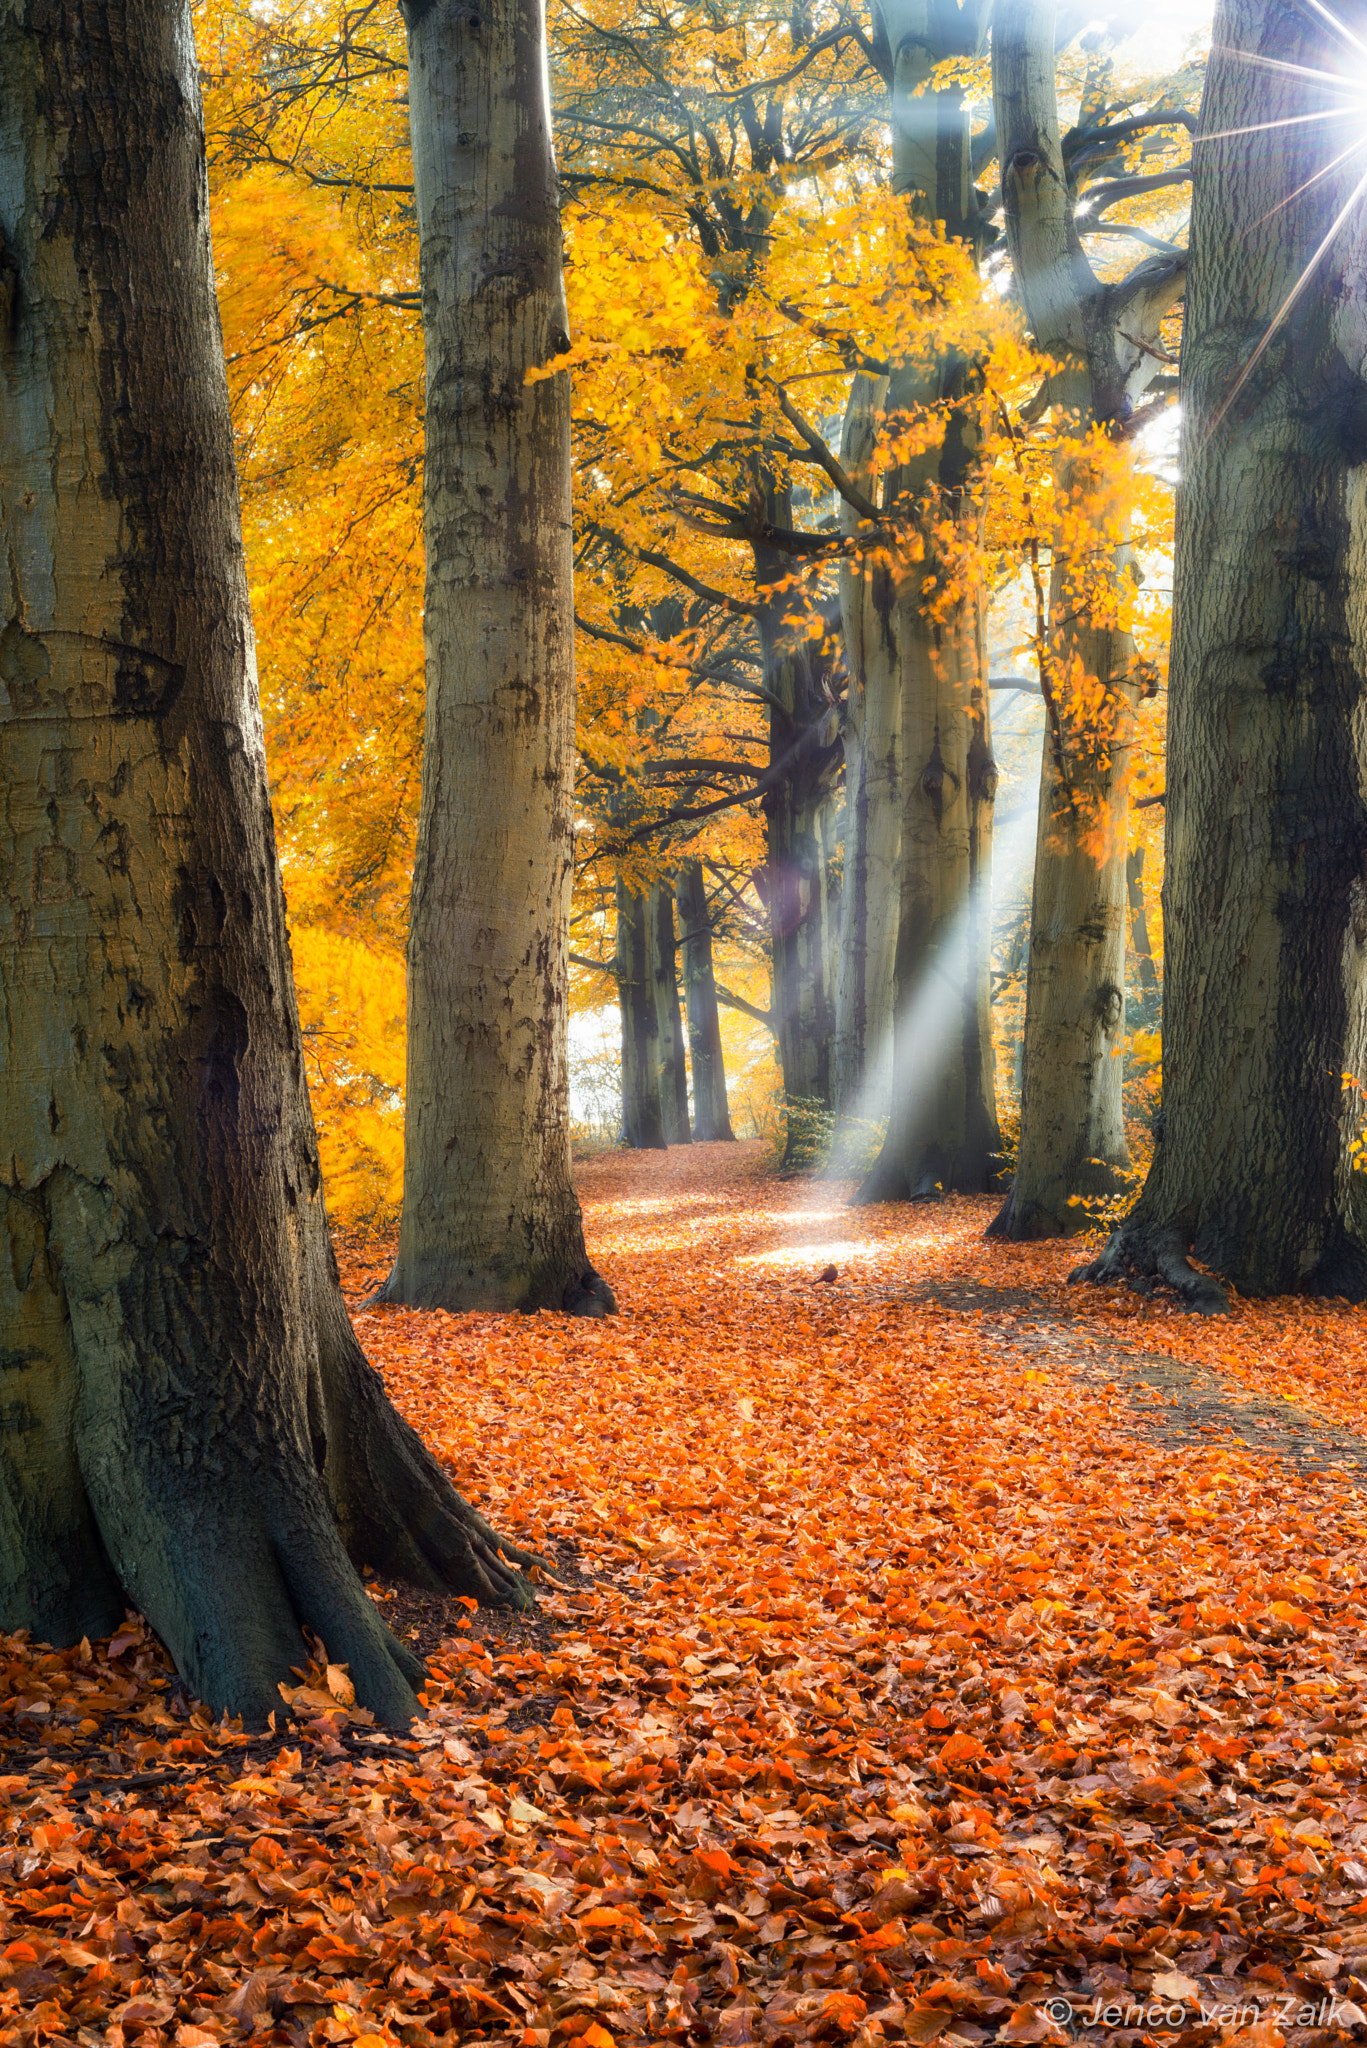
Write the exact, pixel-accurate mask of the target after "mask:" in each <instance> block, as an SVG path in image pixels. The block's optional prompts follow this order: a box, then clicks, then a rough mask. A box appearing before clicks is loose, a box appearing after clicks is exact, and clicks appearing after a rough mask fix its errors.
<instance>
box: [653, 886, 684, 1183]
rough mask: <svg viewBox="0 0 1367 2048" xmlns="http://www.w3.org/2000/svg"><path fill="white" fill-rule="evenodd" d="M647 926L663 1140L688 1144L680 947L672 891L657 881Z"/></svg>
mask: <svg viewBox="0 0 1367 2048" xmlns="http://www.w3.org/2000/svg"><path fill="white" fill-rule="evenodd" d="M646 915H647V920H648V922H649V925H650V970H651V980H652V982H653V984H654V991H655V1020H656V1030H657V1038H656V1051H657V1053H658V1056H659V1061H660V1111H661V1114H662V1116H663V1118H664V1128H665V1143H666V1144H667V1145H687V1144H690V1143H691V1142H692V1138H693V1133H692V1131H691V1130H690V1128H689V1123H688V1064H687V1056H686V1054H685V1052H684V1034H683V1011H682V1008H681V1006H680V1003H679V947H678V941H677V939H676V938H675V936H674V891H673V889H672V888H671V886H670V884H669V883H668V882H657V883H656V884H655V886H654V887H653V888H652V890H651V892H650V900H649V904H648V906H647V912H646Z"/></svg>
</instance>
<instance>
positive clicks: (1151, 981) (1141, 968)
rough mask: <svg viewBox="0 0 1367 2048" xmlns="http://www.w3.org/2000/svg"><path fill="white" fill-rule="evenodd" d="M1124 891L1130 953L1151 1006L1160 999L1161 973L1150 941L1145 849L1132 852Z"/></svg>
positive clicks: (1126, 868)
mask: <svg viewBox="0 0 1367 2048" xmlns="http://www.w3.org/2000/svg"><path fill="white" fill-rule="evenodd" d="M1125 891H1126V894H1127V895H1128V897H1129V899H1130V951H1131V952H1132V953H1133V955H1134V964H1135V970H1136V972H1137V973H1138V975H1139V989H1140V1000H1141V1001H1142V1002H1144V1003H1145V1004H1147V1005H1149V1006H1150V1007H1151V1006H1152V1005H1153V1004H1154V1003H1156V1001H1157V999H1158V974H1157V971H1156V970H1155V968H1154V964H1153V946H1152V943H1151V941H1150V939H1149V916H1148V912H1147V910H1146V909H1145V907H1144V849H1143V847H1142V846H1135V847H1132V848H1131V849H1130V852H1129V855H1128V857H1127V859H1126V862H1125Z"/></svg>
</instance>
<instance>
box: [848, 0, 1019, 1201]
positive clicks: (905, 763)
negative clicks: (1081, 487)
mask: <svg viewBox="0 0 1367 2048" xmlns="http://www.w3.org/2000/svg"><path fill="white" fill-rule="evenodd" d="M873 25H874V31H875V44H876V47H879V48H881V50H882V51H883V53H884V61H885V64H886V75H887V78H888V83H889V87H890V94H891V116H892V130H893V189H894V190H895V191H897V192H900V193H903V194H905V195H906V198H907V201H908V204H909V206H910V207H911V209H912V211H913V212H914V213H916V214H918V215H920V216H921V217H923V218H927V219H930V220H934V221H939V222H942V223H943V225H944V230H945V232H946V234H949V235H953V236H956V237H958V238H959V239H961V240H965V241H969V242H974V241H976V238H977V236H978V234H979V231H980V230H979V222H978V212H977V203H976V198H975V195H974V192H973V185H972V178H971V175H970V149H969V127H968V115H967V112H966V111H965V108H964V101H963V93H962V90H961V89H959V88H957V87H954V88H950V89H948V90H941V91H932V90H927V89H926V88H927V86H928V84H929V81H930V79H931V77H932V74H933V72H934V70H935V68H936V66H937V65H938V64H940V63H942V62H944V61H946V60H947V59H949V58H951V57H961V56H971V55H973V54H975V53H976V52H977V50H978V49H979V48H980V47H981V43H982V39H983V36H984V34H985V32H986V9H985V8H984V7H982V6H980V5H977V4H971V0H970V4H966V5H964V6H962V7H954V6H945V5H937V4H935V0H881V4H879V5H877V6H876V7H875V9H874V22H873ZM870 397H871V398H872V394H870ZM881 404H882V409H883V412H884V416H885V417H886V418H887V420H888V421H890V422H895V421H896V420H897V419H898V417H899V416H900V415H904V414H906V413H907V412H908V411H910V410H913V409H916V408H920V407H924V406H935V405H937V404H938V405H940V406H942V407H943V409H944V416H945V430H944V436H943V440H942V442H941V445H940V447H939V448H937V449H932V450H930V451H929V452H928V453H927V454H926V455H924V456H921V457H919V458H917V459H915V460H913V461H911V462H906V463H902V464H898V465H896V466H895V467H891V468H889V469H888V471H887V473H886V474H885V475H884V477H883V479H882V510H883V513H884V516H885V517H886V518H888V519H889V520H890V521H892V522H893V523H894V525H895V526H898V525H900V526H901V527H902V528H903V529H904V530H905V531H906V532H907V533H908V534H910V533H912V532H917V531H918V530H919V534H920V538H921V540H922V541H923V543H924V559H922V560H914V559H911V555H912V550H910V549H907V550H904V551H902V554H901V558H900V559H899V558H898V555H897V551H896V547H895V542H894V548H893V558H892V565H891V566H889V565H879V566H878V567H876V568H874V569H872V570H871V571H869V572H866V577H865V580H864V585H863V588H862V589H861V590H859V591H858V592H857V593H854V594H847V595H846V599H845V616H846V620H847V622H852V621H853V620H856V619H857V621H858V625H857V631H856V634H855V636H854V638H855V647H856V650H857V652H856V653H855V656H854V662H858V663H859V664H860V665H861V667H862V672H863V678H864V686H863V689H864V702H863V717H864V729H865V735H866V761H867V758H868V740H869V739H870V738H872V741H873V745H874V746H875V747H876V748H877V750H878V751H877V753H876V754H875V755H874V772H875V781H874V785H873V795H874V798H875V800H876V802H877V804H878V806H879V807H880V809H881V807H882V806H883V805H885V804H887V803H888V802H890V801H891V799H892V798H893V797H894V796H895V795H898V794H900V800H901V816H900V820H899V821H898V826H897V828H896V836H897V837H898V838H899V840H900V846H899V853H898V857H897V869H896V874H897V881H898V892H897V924H896V948H895V954H894V962H893V1004H894V1023H893V1068H892V1080H891V1089H890V1103H889V1117H888V1130H887V1136H886V1139H885V1141H884V1144H883V1148H882V1151H881V1153H880V1154H879V1157H878V1160H877V1162H876V1163H875V1165H874V1167H873V1169H872V1171H871V1172H870V1173H869V1174H868V1176H867V1177H866V1179H865V1181H864V1183H863V1185H862V1187H861V1188H860V1190H859V1193H858V1195H857V1196H856V1200H857V1201H860V1202H878V1201H898V1200H905V1199H907V1198H908V1197H910V1198H913V1199H915V1198H919V1197H922V1196H927V1195H933V1194H935V1193H936V1192H938V1191H948V1190H950V1189H960V1190H963V1191H964V1192H971V1193H975V1194H980V1193H982V1192H983V1190H984V1189H987V1188H991V1187H994V1186H995V1185H996V1175H997V1168H998V1160H997V1152H998V1148H999V1145H1000V1137H999V1133H998V1128H997V1106H996V1075H995V1064H994V1058H993V1050H992V1026H991V1004H990V942H991V846H992V811H993V802H994V798H995V795H996V787H997V770H996V766H995V763H994V762H993V759H992V739H991V725H990V719H989V713H988V696H987V668H986V662H985V649H984V634H983V617H984V593H983V588H982V576H981V568H980V565H979V559H978V558H979V546H978V542H979V536H980V531H981V521H982V488H983V479H981V478H980V477H979V475H978V474H977V462H978V451H979V448H980V444H981V438H982V437H981V424H982V423H981V417H980V415H981V411H982V407H983V404H984V399H983V396H982V393H981V391H980V390H979V389H978V388H977V380H976V379H975V376H974V373H973V369H972V366H971V365H970V364H967V363H965V362H962V361H960V360H958V359H954V358H946V360H945V361H944V362H942V363H940V364H938V365H936V366H934V368H933V369H932V370H931V371H930V372H927V371H926V370H925V369H924V368H923V367H920V366H914V367H909V368H906V369H899V370H897V371H895V372H894V373H893V375H892V376H891V378H890V379H889V380H888V384H887V387H886V391H885V393H883V394H882V398H881ZM852 405H853V398H852ZM847 428H848V432H849V437H850V440H851V443H852V444H853V443H855V442H856V440H857V438H858V429H857V426H856V423H855V422H854V420H853V419H852V420H851V421H849V422H847ZM874 459H875V460H876V457H875V458H874ZM947 530H948V532H949V533H951V534H952V535H953V538H952V540H951V541H950V542H949V544H948V546H946V544H945V538H944V536H945V534H946V531H947ZM918 552H919V550H918ZM937 571H938V572H939V574H940V575H941V576H942V577H944V578H946V579H952V580H953V581H955V582H957V583H959V584H960V585H961V586H962V587H963V590H964V595H963V598H962V600H961V601H960V603H959V604H958V605H957V606H956V607H955V608H954V609H953V611H952V612H950V613H949V614H948V615H947V616H944V617H941V618H939V619H931V618H929V617H927V616H926V611H927V601H926V585H927V579H928V577H930V576H931V575H933V574H935V573H936V572H937ZM854 662H852V664H851V665H852V667H853V665H854ZM883 760H886V762H887V769H886V771H882V761H883ZM867 774H868V769H867V767H866V769H865V777H866V779H867ZM866 833H867V835H868V840H869V843H871V844H872V843H875V842H876V844H877V846H878V849H879V857H880V858H879V873H880V878H881V876H882V874H884V873H886V872H887V868H888V864H889V855H890V854H891V849H892V845H893V839H894V826H893V823H892V820H891V818H890V817H888V816H887V815H886V813H885V812H884V813H883V814H882V815H881V816H878V817H877V818H876V820H875V821H874V822H871V823H870V825H869V826H867V827H866ZM870 879H871V878H870ZM867 886H869V882H868V881H866V887H867ZM869 966H870V968H872V966H873V955H872V951H871V950H870V953H869ZM879 971H880V972H882V971H885V970H884V969H883V967H882V964H881V961H880V963H879ZM865 1004H866V1028H867V1019H868V1017H869V1015H871V1014H872V1012H871V1009H870V1006H869V1001H868V996H867V992H866V997H865ZM869 1057H870V1051H869V1046H868V1041H867V1037H866V1045H865V1060H866V1066H867V1061H868V1059H869Z"/></svg>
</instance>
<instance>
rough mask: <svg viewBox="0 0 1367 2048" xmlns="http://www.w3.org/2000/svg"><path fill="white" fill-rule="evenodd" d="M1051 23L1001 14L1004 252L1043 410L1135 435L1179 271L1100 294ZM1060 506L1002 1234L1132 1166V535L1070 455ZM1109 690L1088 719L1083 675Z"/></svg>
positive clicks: (1138, 276)
mask: <svg viewBox="0 0 1367 2048" xmlns="http://www.w3.org/2000/svg"><path fill="white" fill-rule="evenodd" d="M1055 62H1056V60H1055V9H1054V8H1053V7H1052V6H1050V5H1043V4H1041V0H1000V4H999V5H998V7H997V10H996V14H995V17H994V23H993V32H992V72H993V92H994V100H995V108H996V124H997V137H998V142H999V144H1000V148H1001V161H1002V165H1003V172H1002V191H1003V197H1004V200H1005V207H1006V222H1007V239H1008V243H1009V246H1010V250H1011V257H1012V263H1013V267H1014V272H1015V278H1016V284H1017V288H1018V290H1019V292H1020V296H1021V299H1022V301H1023V303H1024V305H1025V309H1026V314H1027V317H1028V319H1029V322H1030V325H1031V328H1032V329H1033V332H1034V335H1035V339H1036V341H1037V342H1038V343H1039V344H1040V346H1041V347H1042V348H1044V349H1046V350H1047V351H1049V353H1050V354H1051V355H1053V356H1054V357H1055V358H1056V360H1058V362H1059V365H1060V367H1059V368H1058V370H1057V371H1056V372H1055V374H1054V375H1053V376H1052V377H1051V379H1050V381H1049V385H1048V388H1047V397H1048V400H1049V402H1050V403H1051V404H1052V406H1053V409H1054V416H1055V420H1056V422H1057V423H1058V425H1059V427H1060V429H1061V430H1062V432H1063V433H1064V434H1065V435H1067V436H1069V437H1074V438H1075V437H1077V436H1080V435H1082V434H1084V433H1085V432H1087V430H1088V429H1090V428H1091V427H1093V426H1100V427H1102V428H1103V429H1104V430H1106V431H1107V432H1109V433H1112V434H1119V433H1123V431H1124V427H1125V422H1126V420H1127V419H1128V418H1129V416H1130V414H1131V413H1132V411H1133V409H1134V405H1135V401H1136V400H1137V398H1138V397H1139V396H1140V394H1141V393H1142V392H1143V390H1144V389H1145V387H1146V386H1147V385H1148V384H1149V383H1151V382H1152V380H1153V377H1154V376H1155V375H1156V374H1157V372H1158V369H1159V368H1160V367H1161V364H1160V352H1159V351H1158V349H1157V346H1156V344H1157V342H1158V333H1159V323H1160V321H1161V319H1162V316H1163V314H1164V313H1165V312H1166V311H1167V310H1168V309H1169V308H1170V306H1171V305H1172V304H1173V303H1174V301H1175V300H1176V299H1177V298H1178V297H1180V294H1181V289H1182V279H1183V275H1184V265H1183V264H1182V262H1181V261H1180V260H1174V259H1168V258H1164V257H1159V258H1156V259H1154V260H1153V261H1151V262H1149V263H1146V264H1143V265H1141V266H1140V268H1139V269H1138V270H1137V271H1136V272H1135V273H1134V274H1133V275H1132V276H1131V277H1130V278H1128V279H1127V280H1125V282H1124V283H1123V284H1121V285H1116V286H1111V287H1106V286H1103V285H1102V284H1101V283H1100V282H1099V281H1098V279H1097V278H1096V276H1095V275H1094V273H1093V271H1092V268H1091V265H1090V264H1089V263H1088V261H1087V258H1086V256H1085V254H1084V253H1083V249H1082V244H1081V242H1080V240H1079V238H1078V233H1077V228H1076V225H1075V220H1074V206H1073V198H1072V195H1071V193H1070V192H1069V188H1068V181H1067V176H1066V173H1065V169H1064V162H1063V147H1062V140H1061V136H1060V131H1059V122H1058V106H1057V98H1056V93H1055V85H1054V78H1055ZM1059 472H1060V473H1059V476H1058V488H1059V491H1060V494H1061V495H1062V494H1065V493H1067V494H1075V493H1077V492H1078V489H1079V486H1080V485H1081V486H1083V489H1082V493H1081V502H1082V503H1083V504H1084V505H1085V507H1086V508H1087V509H1088V510H1089V511H1090V513H1091V515H1092V519H1093V522H1094V524H1093V526H1092V529H1091V531H1090V532H1084V533H1083V534H1082V535H1081V536H1080V538H1079V539H1078V541H1077V543H1076V545H1075V547H1073V548H1072V549H1070V550H1065V549H1063V548H1059V549H1058V550H1056V553H1055V559H1054V565H1053V572H1052V576H1051V583H1050V594H1049V635H1048V647H1047V649H1046V650H1045V651H1044V652H1043V653H1042V655H1041V671H1042V676H1043V681H1044V684H1045V688H1046V691H1047V693H1048V700H1049V713H1050V715H1049V736H1048V737H1047V739H1046V744H1045V747H1044V750H1043V754H1042V758H1041V786H1040V804H1039V826H1038V838H1037V841H1036V848H1035V875H1034V890H1033V896H1032V903H1031V928H1030V952H1029V961H1028V967H1027V973H1026V1009H1025V1051H1024V1062H1023V1088H1022V1097H1021V1137H1020V1148H1019V1153H1018V1158H1017V1166H1016V1174H1015V1179H1014V1181H1013V1184H1012V1188H1011V1192H1010V1194H1009V1195H1008V1197H1007V1200H1006V1202H1005V1204H1004V1205H1003V1208H1002V1210H1001V1212H1000V1214H999V1215H998V1217H997V1219H996V1221H995V1222H994V1223H993V1225H992V1231H993V1233H994V1234H996V1235H999V1236H1005V1237H1014V1238H1036V1237H1052V1236H1057V1235H1060V1234H1064V1233H1066V1232H1067V1231H1068V1230H1069V1229H1071V1228H1074V1227H1076V1225H1077V1223H1078V1222H1080V1221H1082V1220H1085V1211H1084V1210H1083V1209H1081V1208H1080V1207H1079V1206H1078V1204H1077V1200H1076V1198H1077V1197H1078V1196H1081V1195H1086V1194H1096V1193H1101V1192H1105V1191H1107V1190H1109V1189H1113V1188H1114V1187H1116V1186H1117V1185H1120V1184H1121V1182H1120V1180H1119V1176H1120V1174H1121V1173H1122V1172H1123V1170H1124V1168H1125V1167H1127V1166H1128V1164H1129V1154H1128V1151H1127V1148H1126V1144H1125V1125H1124V1116H1123V1111H1122V1103H1121V1083H1122V1080H1123V1061H1122V1059H1121V1057H1120V1052H1121V1048H1122V1046H1123V1038H1124V1029H1125V905H1126V888H1125V857H1126V847H1127V843H1128V837H1129V778H1130V769H1131V755H1132V751H1133V735H1134V707H1135V702H1136V700H1137V697H1138V695H1139V689H1140V684H1139V679H1138V676H1137V673H1136V665H1135V655H1134V647H1133V643H1132V641H1131V639H1130V636H1129V634H1128V633H1127V632H1124V631H1122V630H1120V629H1119V628H1117V627H1115V626H1114V625H1111V624H1108V623H1106V622H1105V616H1106V611H1107V609H1108V602H1107V594H1106V593H1105V591H1104V585H1105V583H1106V581H1107V578H1106V577H1105V575H1104V574H1099V573H1098V570H1097V566H1096V564H1097V561H1098V559H1104V558H1105V557H1106V556H1107V554H1109V556H1110V560H1111V564H1112V575H1111V578H1110V581H1111V583H1112V585H1113V584H1114V579H1115V577H1118V576H1121V575H1125V574H1128V564H1127V562H1126V560H1125V557H1124V549H1123V545H1122V546H1121V547H1120V548H1119V549H1118V548H1117V544H1116V543H1117V533H1118V529H1119V528H1120V526H1121V524H1122V521H1121V519H1120V517H1119V516H1118V515H1117V511H1116V508H1115V506H1114V505H1113V504H1112V503H1111V502H1110V501H1109V499H1108V496H1107V493H1106V492H1105V491H1104V490H1100V489H1097V488H1095V487H1094V486H1093V484H1092V482H1091V479H1090V476H1089V471H1088V464H1087V461H1086V458H1085V457H1079V456H1078V455H1077V454H1076V453H1068V454H1065V455H1064V456H1063V457H1062V458H1061V461H1060V464H1059ZM1082 677H1085V678H1086V679H1087V680H1088V683H1089V684H1094V685H1099V687H1100V700H1099V701H1100V708H1099V710H1097V711H1096V712H1094V713H1089V714H1088V716H1087V717H1086V719H1085V720H1082V719H1079V717H1078V715H1077V712H1076V709H1075V704H1076V702H1077V701H1080V698H1079V693H1078V689H1077V685H1076V680H1075V679H1077V678H1082Z"/></svg>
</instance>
